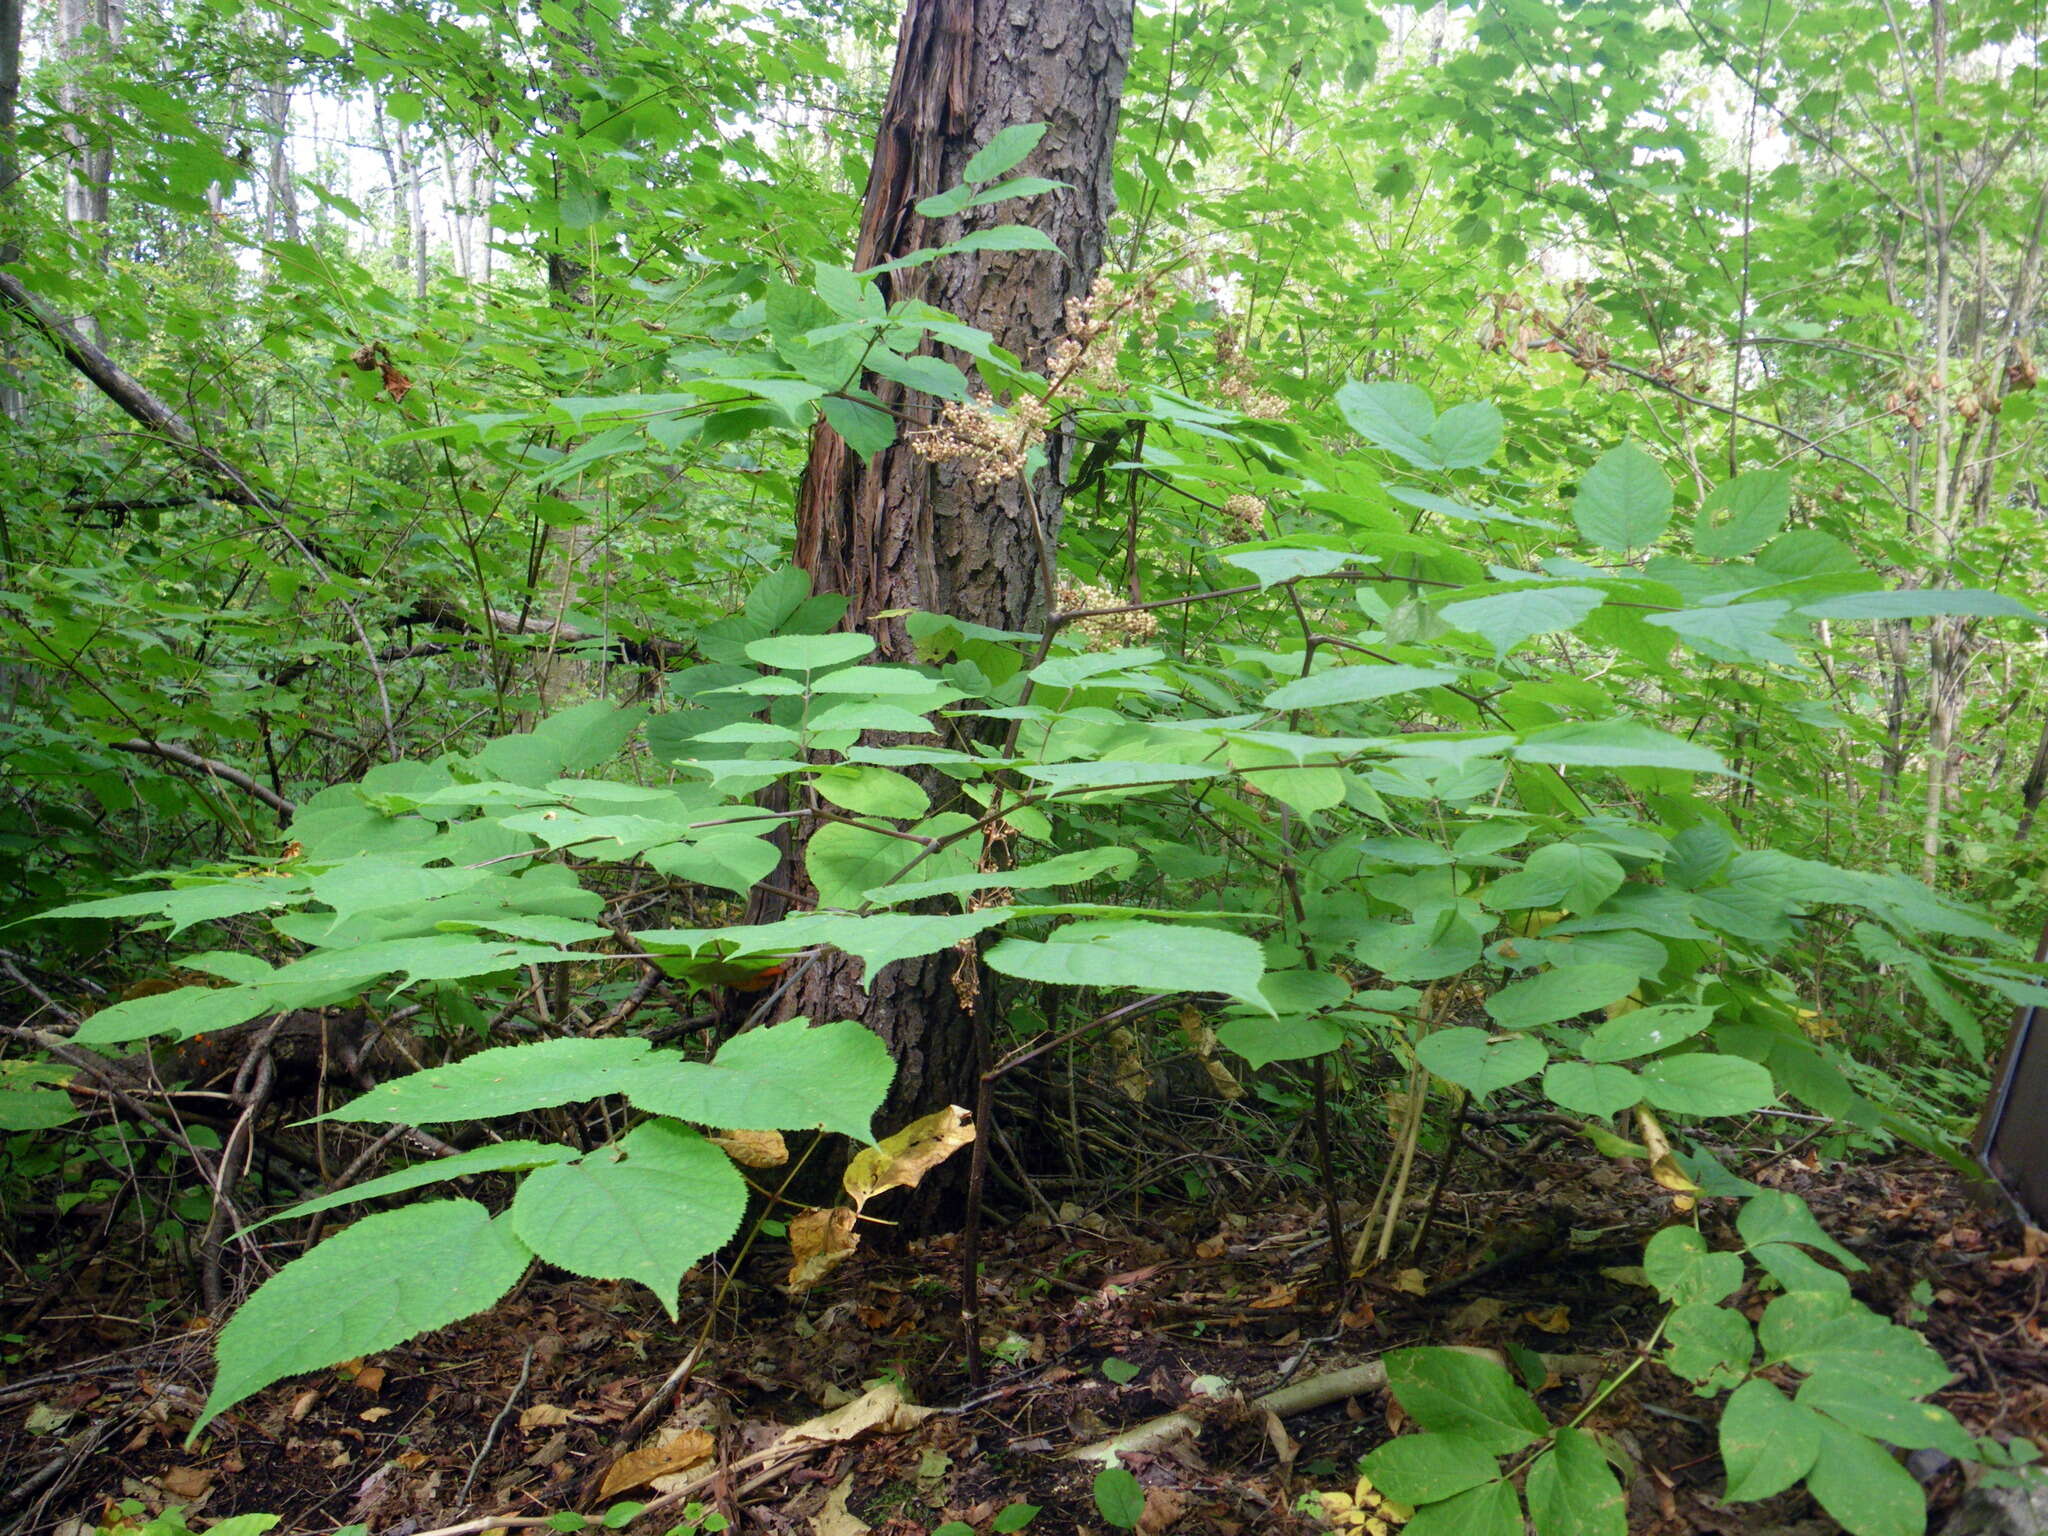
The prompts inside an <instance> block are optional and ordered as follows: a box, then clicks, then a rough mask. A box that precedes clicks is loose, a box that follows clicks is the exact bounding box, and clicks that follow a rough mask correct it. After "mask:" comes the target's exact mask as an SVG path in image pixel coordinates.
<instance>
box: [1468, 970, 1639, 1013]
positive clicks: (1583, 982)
mask: <svg viewBox="0 0 2048 1536" xmlns="http://www.w3.org/2000/svg"><path fill="white" fill-rule="evenodd" d="M1635 988H1636V973H1635V970H1634V968H1633V967H1631V966H1626V965H1611V964H1606V963H1603V962H1595V963H1593V964H1591V965H1564V966H1559V967H1558V968H1557V969H1555V970H1550V971H1545V972H1543V974H1542V975H1540V976H1531V977H1530V978H1529V979H1528V980H1526V981H1514V982H1510V983H1508V985H1506V986H1505V987H1502V988H1501V989H1500V990H1499V991H1498V992H1496V993H1494V994H1493V996H1492V997H1489V998H1488V999H1487V1000H1486V1011H1487V1012H1488V1013H1489V1014H1491V1015H1492V1016H1493V1019H1494V1022H1495V1023H1497V1024H1499V1025H1500V1026H1501V1028H1503V1029H1530V1028H1533V1027H1534V1026H1536V1025H1538V1024H1555V1023H1558V1022H1559V1021H1561V1020H1564V1019H1573V1018H1577V1017H1578V1016H1579V1015H1580V1014H1582V1013H1591V1012H1592V1011H1593V1010H1594V1009H1596V1008H1604V1007H1606V1006H1607V1005H1608V1004H1609V1003H1615V1002H1619V1001H1620V1000H1621V999H1622V998H1624V997H1627V996H1628V995H1629V993H1631V992H1633V991H1634V990H1635Z"/></svg>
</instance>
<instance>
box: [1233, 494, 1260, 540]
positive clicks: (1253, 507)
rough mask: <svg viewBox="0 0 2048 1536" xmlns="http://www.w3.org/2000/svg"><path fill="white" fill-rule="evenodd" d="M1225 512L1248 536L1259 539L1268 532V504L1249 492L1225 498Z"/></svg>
mask: <svg viewBox="0 0 2048 1536" xmlns="http://www.w3.org/2000/svg"><path fill="white" fill-rule="evenodd" d="M1223 510H1224V513H1225V514H1226V515H1227V516H1228V517H1229V518H1230V519H1231V521H1232V522H1234V523H1236V524H1237V525H1238V527H1239V528H1241V529H1242V530H1243V531H1244V532H1245V533H1246V534H1249V535H1251V536H1253V537H1257V536H1258V535H1260V534H1262V533H1264V532H1265V531H1266V503H1265V502H1264V500H1262V499H1261V498H1259V497H1257V496H1254V495H1252V494H1251V493H1250V492H1248V491H1239V492H1238V493H1237V494H1236V495H1234V496H1226V497H1224V499H1223Z"/></svg>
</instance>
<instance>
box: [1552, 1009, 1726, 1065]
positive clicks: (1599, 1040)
mask: <svg viewBox="0 0 2048 1536" xmlns="http://www.w3.org/2000/svg"><path fill="white" fill-rule="evenodd" d="M1713 1022H1714V1010H1713V1009H1712V1008H1708V1007H1706V1006H1704V1005H1702V1004H1699V1003H1655V1004H1652V1005H1651V1006H1650V1007H1648V1008H1637V1009H1634V1010H1633V1011H1631V1012H1628V1013H1624V1014H1622V1015H1621V1016H1620V1017H1619V1018H1615V1019H1610V1020H1608V1021H1607V1022H1606V1023H1605V1024H1602V1025H1601V1026H1600V1027H1599V1028H1598V1029H1596V1030H1594V1031H1593V1033H1592V1034H1591V1035H1589V1036H1588V1037H1587V1038H1586V1041H1585V1043H1584V1044H1583V1045H1581V1046H1580V1047H1579V1054H1580V1055H1582V1056H1584V1057H1585V1058H1586V1060H1588V1061H1632V1060H1634V1059H1635V1058H1636V1057H1638V1056H1648V1055H1651V1054H1653V1053H1654V1052H1657V1051H1661V1050H1663V1049H1664V1048H1665V1047H1667V1046H1672V1045H1676V1044H1678V1043H1679V1041H1681V1040H1688V1039H1690V1038H1692V1036H1694V1035H1696V1034H1698V1033H1699V1032H1700V1031H1701V1030H1703V1029H1705V1028H1706V1027H1707V1026H1708V1025H1709V1024H1711V1023H1713Z"/></svg>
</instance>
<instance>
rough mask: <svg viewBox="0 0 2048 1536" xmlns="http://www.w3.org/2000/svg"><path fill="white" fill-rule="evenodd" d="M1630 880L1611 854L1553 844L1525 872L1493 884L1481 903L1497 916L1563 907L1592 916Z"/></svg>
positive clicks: (1534, 857) (1532, 857) (1540, 851)
mask: <svg viewBox="0 0 2048 1536" xmlns="http://www.w3.org/2000/svg"><path fill="white" fill-rule="evenodd" d="M1625 878H1626V875H1625V873H1624V871H1623V870H1622V867H1621V865H1620V863H1619V862H1618V861H1617V860H1616V859H1615V857H1614V855H1612V854H1610V853H1607V852H1604V851H1603V850H1601V849H1598V848H1588V847H1586V846H1585V845H1583V844H1580V843H1551V844H1550V845H1548V846H1547V847H1543V848H1539V849H1537V850H1536V851H1535V852H1534V853H1532V854H1530V855H1529V858H1528V861H1527V862H1526V863H1525V864H1524V865H1523V866H1522V867H1521V868H1520V869H1518V870H1515V871H1513V872H1512V873H1510V874H1506V875H1503V876H1502V877H1501V878H1500V879H1498V880H1496V881H1494V882H1493V884H1492V885H1490V886H1488V887H1487V888H1486V889H1485V890H1484V891H1483V892H1482V893H1481V894H1480V900H1481V901H1483V902H1484V903H1485V904H1486V905H1487V906H1489V907H1491V908H1493V909H1494V910H1495V911H1497V912H1511V911H1521V910H1527V909H1531V908H1537V907H1546V908H1547V907H1560V906H1561V907H1564V908H1565V909H1566V910H1568V911H1572V912H1578V913H1588V912H1593V911H1595V910H1597V909H1598V908H1599V906H1600V905H1601V903H1603V902H1604V901H1606V900H1607V898H1608V897H1610V896H1612V895H1613V894H1614V893H1615V892H1616V891H1618V890H1620V889H1621V883H1622V881H1623V880H1624V879H1625Z"/></svg>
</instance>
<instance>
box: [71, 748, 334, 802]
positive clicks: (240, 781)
mask: <svg viewBox="0 0 2048 1536" xmlns="http://www.w3.org/2000/svg"><path fill="white" fill-rule="evenodd" d="M108 745H109V746H111V747H112V748H113V749H114V750H115V751H116V752H133V753H135V754H136V755H137V756H139V757H160V758H162V759H163V760H164V761H165V762H167V763H178V764H180V765H182V766H184V767H186V768H190V769H193V770H195V771H196V772H199V773H203V774H205V775H206V776H207V777H208V778H210V779H219V780H220V781H221V783H223V784H232V785H233V786H234V787H235V788H236V789H239V790H241V791H242V792H243V793H244V794H248V795H253V796H255V797H256V798H257V799H258V800H261V801H262V802H263V803H264V804H265V805H267V806H269V807H270V808H271V809H272V810H273V811H275V812H277V816H278V820H279V821H284V822H289V821H290V820H291V819H292V817H293V816H294V815H296V814H297V812H298V809H299V808H298V806H297V805H296V804H295V803H293V802H292V801H290V800H287V799H285V797H284V796H283V795H280V794H279V793H278V792H277V791H276V790H274V789H272V788H270V787H269V786H268V785H266V784H261V783H258V782H257V781H256V780H255V779H252V778H251V777H249V775H248V774H246V773H244V772H242V770H241V769H239V768H236V767H233V766H232V765H230V764H228V763H223V762H220V761H219V760H217V759H215V758H211V757H201V756H200V755H199V754H198V753H197V752H194V751H193V750H192V749H191V748H190V747H181V746H178V745H176V744H175V743H173V742H168V741H151V740H150V739H149V738H148V737H146V736H137V737H135V738H133V739H132V740H129V741H115V742H109V743H108Z"/></svg>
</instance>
